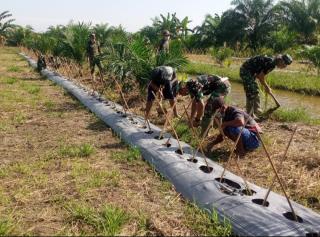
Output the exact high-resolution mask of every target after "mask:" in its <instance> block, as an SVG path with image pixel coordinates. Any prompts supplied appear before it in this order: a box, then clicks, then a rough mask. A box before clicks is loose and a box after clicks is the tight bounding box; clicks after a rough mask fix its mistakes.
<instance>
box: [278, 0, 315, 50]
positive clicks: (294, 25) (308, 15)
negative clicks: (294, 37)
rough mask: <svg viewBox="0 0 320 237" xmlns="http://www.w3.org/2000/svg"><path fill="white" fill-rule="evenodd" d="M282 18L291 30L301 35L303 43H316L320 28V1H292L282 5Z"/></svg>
mask: <svg viewBox="0 0 320 237" xmlns="http://www.w3.org/2000/svg"><path fill="white" fill-rule="evenodd" d="M280 8H281V9H282V16H283V20H284V22H285V23H287V24H288V27H289V29H290V30H292V31H294V32H297V33H298V34H300V35H301V41H302V42H301V43H308V44H310V43H315V42H316V37H315V32H316V30H317V28H319V26H320V1H319V0H290V1H282V2H281V3H280Z"/></svg>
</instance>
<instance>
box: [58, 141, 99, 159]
mask: <svg viewBox="0 0 320 237" xmlns="http://www.w3.org/2000/svg"><path fill="white" fill-rule="evenodd" d="M94 152H95V149H94V147H93V146H92V145H90V144H82V145H71V146H62V147H60V150H59V154H60V155H61V156H63V157H70V158H72V157H89V156H90V155H92V154H93V153H94Z"/></svg>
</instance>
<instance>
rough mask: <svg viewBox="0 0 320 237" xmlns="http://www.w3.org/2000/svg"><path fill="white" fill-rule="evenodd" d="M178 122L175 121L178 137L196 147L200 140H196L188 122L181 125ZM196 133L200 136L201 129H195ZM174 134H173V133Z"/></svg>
mask: <svg viewBox="0 0 320 237" xmlns="http://www.w3.org/2000/svg"><path fill="white" fill-rule="evenodd" d="M177 122H178V120H176V119H175V120H174V122H173V124H174V125H173V126H174V127H175V129H176V132H177V135H178V137H179V139H180V140H182V141H184V142H186V143H188V144H190V145H191V146H192V147H196V146H197V144H198V142H199V140H198V139H196V138H195V137H194V136H193V134H192V130H191V129H190V128H189V125H188V124H187V123H186V122H180V123H179V124H178V123H177ZM194 131H195V132H196V133H197V134H199V133H200V128H199V129H198V128H194ZM171 133H172V132H171Z"/></svg>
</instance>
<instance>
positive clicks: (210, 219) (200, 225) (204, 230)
mask: <svg viewBox="0 0 320 237" xmlns="http://www.w3.org/2000/svg"><path fill="white" fill-rule="evenodd" d="M185 215H186V217H187V219H186V222H187V225H188V226H189V227H191V229H192V230H193V231H194V232H196V233H201V235H203V236H230V235H231V234H232V229H231V224H230V221H229V220H227V219H223V221H220V220H219V217H218V214H217V212H216V211H214V210H213V212H212V213H211V214H208V212H206V211H204V210H202V209H200V208H199V207H197V206H196V205H195V204H193V203H188V204H187V207H186V209H185Z"/></svg>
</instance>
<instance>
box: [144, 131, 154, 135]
mask: <svg viewBox="0 0 320 237" xmlns="http://www.w3.org/2000/svg"><path fill="white" fill-rule="evenodd" d="M144 133H146V134H152V133H153V131H151V130H150V131H146V132H144Z"/></svg>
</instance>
